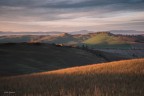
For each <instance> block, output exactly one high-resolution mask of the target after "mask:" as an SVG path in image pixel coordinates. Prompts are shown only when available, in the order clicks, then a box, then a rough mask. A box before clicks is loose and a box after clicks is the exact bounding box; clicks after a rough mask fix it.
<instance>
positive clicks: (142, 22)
mask: <svg viewBox="0 0 144 96" xmlns="http://www.w3.org/2000/svg"><path fill="white" fill-rule="evenodd" d="M76 30H91V31H107V30H138V31H144V0H0V31H15V32H26V31H27V32H31V31H41V32H45V31H76Z"/></svg>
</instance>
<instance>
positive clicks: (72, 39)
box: [0, 32, 144, 49]
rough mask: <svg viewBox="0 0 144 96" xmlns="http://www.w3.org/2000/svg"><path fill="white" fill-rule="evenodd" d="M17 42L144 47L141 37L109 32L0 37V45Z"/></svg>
mask: <svg viewBox="0 0 144 96" xmlns="http://www.w3.org/2000/svg"><path fill="white" fill-rule="evenodd" d="M10 42H13V43H18V42H41V43H56V44H65V45H75V46H82V45H83V44H85V45H87V46H89V47H92V48H97V47H99V48H127V49H130V48H133V45H134V47H137V46H136V45H137V44H138V45H139V44H140V45H144V37H143V36H142V35H136V36H134V35H133V36H132V35H130V36H129V35H118V34H117V35H116V34H112V33H110V32H96V33H89V34H75V35H71V34H68V33H61V34H59V35H14V36H0V43H10Z"/></svg>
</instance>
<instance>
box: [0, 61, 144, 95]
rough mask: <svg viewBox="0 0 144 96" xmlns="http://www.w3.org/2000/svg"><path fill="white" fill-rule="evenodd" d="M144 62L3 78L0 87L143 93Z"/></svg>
mask: <svg viewBox="0 0 144 96" xmlns="http://www.w3.org/2000/svg"><path fill="white" fill-rule="evenodd" d="M143 62H144V59H134V60H124V61H117V62H111V63H102V64H94V65H88V66H82V67H74V68H68V69H62V70H57V71H50V72H44V73H37V74H31V75H22V76H16V77H7V78H1V79H0V82H1V84H0V90H1V92H4V91H5V90H8V91H9V90H10V91H12V92H15V94H16V95H21V96H24V94H27V96H143V94H144V87H143V86H144V83H143V80H144V63H143ZM1 94H2V93H1ZM2 95H3V94H2Z"/></svg>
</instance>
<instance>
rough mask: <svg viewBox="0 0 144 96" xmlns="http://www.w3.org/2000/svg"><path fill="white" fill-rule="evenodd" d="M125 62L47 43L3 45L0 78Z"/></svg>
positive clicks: (0, 45) (103, 53)
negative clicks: (1, 76)
mask: <svg viewBox="0 0 144 96" xmlns="http://www.w3.org/2000/svg"><path fill="white" fill-rule="evenodd" d="M122 59H126V58H125V57H123V56H119V55H116V54H109V53H107V52H102V51H92V50H84V49H82V48H73V47H70V46H59V45H53V44H44V43H5V44H0V75H4V76H5V75H18V74H26V73H35V72H42V71H49V70H56V69H62V68H68V67H74V66H82V65H87V64H92V63H101V62H109V61H115V60H122Z"/></svg>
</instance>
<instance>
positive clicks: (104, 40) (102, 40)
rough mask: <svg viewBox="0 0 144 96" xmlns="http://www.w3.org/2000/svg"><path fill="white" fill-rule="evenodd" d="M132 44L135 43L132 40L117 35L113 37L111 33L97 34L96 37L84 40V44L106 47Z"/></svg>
mask: <svg viewBox="0 0 144 96" xmlns="http://www.w3.org/2000/svg"><path fill="white" fill-rule="evenodd" d="M132 42H135V39H134V38H128V37H126V36H119V35H114V34H111V33H107V32H103V33H98V34H97V35H95V36H93V37H92V38H89V39H88V40H85V41H84V43H85V44H90V45H94V44H101V45H103V44H108V45H113V44H130V43H132Z"/></svg>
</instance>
